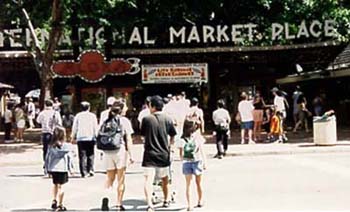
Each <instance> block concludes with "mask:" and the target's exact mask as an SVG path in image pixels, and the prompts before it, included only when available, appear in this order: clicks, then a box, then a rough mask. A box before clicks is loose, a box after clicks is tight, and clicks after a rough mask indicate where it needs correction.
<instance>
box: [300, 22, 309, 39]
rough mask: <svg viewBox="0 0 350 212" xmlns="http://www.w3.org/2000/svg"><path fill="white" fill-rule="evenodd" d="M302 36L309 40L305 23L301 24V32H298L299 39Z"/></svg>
mask: <svg viewBox="0 0 350 212" xmlns="http://www.w3.org/2000/svg"><path fill="white" fill-rule="evenodd" d="M302 36H304V37H306V38H308V37H309V36H310V35H309V32H308V31H307V27H306V23H305V21H302V22H301V24H300V28H299V31H298V34H297V38H300V37H302Z"/></svg>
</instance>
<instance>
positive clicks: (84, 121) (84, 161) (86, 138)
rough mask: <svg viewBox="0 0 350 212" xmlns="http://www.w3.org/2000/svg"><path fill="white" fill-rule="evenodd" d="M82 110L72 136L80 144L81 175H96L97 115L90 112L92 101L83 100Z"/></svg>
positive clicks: (75, 120) (76, 120)
mask: <svg viewBox="0 0 350 212" xmlns="http://www.w3.org/2000/svg"><path fill="white" fill-rule="evenodd" d="M81 109H82V111H81V112H79V113H78V114H77V115H76V116H75V117H74V121H73V127H72V135H71V138H72V140H73V143H77V144H78V153H79V169H80V174H81V177H83V178H84V177H85V176H86V175H87V174H89V176H90V177H92V176H94V158H95V157H94V156H95V150H94V147H95V140H96V136H97V132H98V124H97V118H96V115H95V114H94V113H92V112H90V111H89V110H90V103H89V102H86V101H84V102H81Z"/></svg>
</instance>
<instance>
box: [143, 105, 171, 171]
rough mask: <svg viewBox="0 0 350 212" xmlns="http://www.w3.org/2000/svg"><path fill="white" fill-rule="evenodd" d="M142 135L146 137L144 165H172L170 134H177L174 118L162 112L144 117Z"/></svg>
mask: <svg viewBox="0 0 350 212" xmlns="http://www.w3.org/2000/svg"><path fill="white" fill-rule="evenodd" d="M141 135H142V136H144V138H145V144H144V153H143V160H142V166H143V167H167V166H169V165H170V148H169V147H170V144H169V139H168V136H171V137H173V136H175V135H176V130H175V127H174V124H173V122H172V120H171V119H170V118H169V117H168V116H167V115H165V114H163V113H161V112H156V113H155V114H151V115H148V116H146V117H144V118H143V119H142V124H141Z"/></svg>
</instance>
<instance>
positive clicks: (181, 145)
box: [177, 134, 205, 162]
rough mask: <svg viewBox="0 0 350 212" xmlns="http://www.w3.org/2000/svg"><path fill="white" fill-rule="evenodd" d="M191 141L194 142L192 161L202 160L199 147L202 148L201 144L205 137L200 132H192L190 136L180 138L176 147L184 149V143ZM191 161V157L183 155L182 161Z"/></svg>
mask: <svg viewBox="0 0 350 212" xmlns="http://www.w3.org/2000/svg"><path fill="white" fill-rule="evenodd" d="M190 142H193V143H194V145H195V146H194V159H193V161H200V160H203V158H202V155H201V152H200V149H201V148H202V146H203V144H204V143H205V139H204V137H203V136H202V135H200V134H196V135H195V134H194V135H192V136H191V137H190V138H181V139H180V140H179V142H178V143H177V147H178V148H182V149H184V148H185V146H186V144H188V143H190ZM188 160H190V161H192V160H191V159H188V158H186V157H185V155H184V162H186V161H188Z"/></svg>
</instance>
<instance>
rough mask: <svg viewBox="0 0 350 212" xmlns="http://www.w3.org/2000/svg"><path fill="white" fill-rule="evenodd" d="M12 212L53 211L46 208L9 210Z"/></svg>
mask: <svg viewBox="0 0 350 212" xmlns="http://www.w3.org/2000/svg"><path fill="white" fill-rule="evenodd" d="M11 211H12V212H20V211H50V212H52V211H54V210H52V209H48V208H31V209H15V210H11ZM67 211H81V210H74V209H73V210H71V209H68V210H67Z"/></svg>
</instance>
